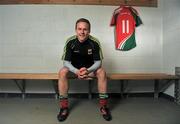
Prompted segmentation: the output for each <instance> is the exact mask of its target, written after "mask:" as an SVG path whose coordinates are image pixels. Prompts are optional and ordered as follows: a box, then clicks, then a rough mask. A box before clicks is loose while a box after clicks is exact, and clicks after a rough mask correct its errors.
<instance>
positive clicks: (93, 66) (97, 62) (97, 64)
mask: <svg viewBox="0 0 180 124" xmlns="http://www.w3.org/2000/svg"><path fill="white" fill-rule="evenodd" d="M101 63H102V62H101V61H100V60H99V61H94V64H93V65H92V66H91V67H89V68H88V69H87V70H88V72H89V73H91V72H93V71H96V70H97V69H98V68H99V67H101Z"/></svg>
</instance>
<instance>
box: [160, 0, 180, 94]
mask: <svg viewBox="0 0 180 124" xmlns="http://www.w3.org/2000/svg"><path fill="white" fill-rule="evenodd" d="M179 11H180V1H179V0H171V2H170V1H169V0H164V1H163V67H164V72H167V73H171V74H174V73H175V67H180V56H179V49H180V43H179V42H180V38H179V34H180V12H179ZM166 93H167V94H169V95H171V96H174V85H172V86H170V88H169V89H167V91H166Z"/></svg>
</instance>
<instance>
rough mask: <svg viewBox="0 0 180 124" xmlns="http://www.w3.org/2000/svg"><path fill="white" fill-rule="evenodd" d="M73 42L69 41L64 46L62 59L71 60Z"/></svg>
mask: <svg viewBox="0 0 180 124" xmlns="http://www.w3.org/2000/svg"><path fill="white" fill-rule="evenodd" d="M71 54H72V53H71V42H68V43H66V44H65V46H64V51H63V55H62V60H66V61H71Z"/></svg>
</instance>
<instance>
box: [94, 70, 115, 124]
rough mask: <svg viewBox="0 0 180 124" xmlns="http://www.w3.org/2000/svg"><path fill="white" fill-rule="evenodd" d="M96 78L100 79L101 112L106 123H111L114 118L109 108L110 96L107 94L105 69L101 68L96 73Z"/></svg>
mask: <svg viewBox="0 0 180 124" xmlns="http://www.w3.org/2000/svg"><path fill="white" fill-rule="evenodd" d="M96 76H97V79H98V91H99V104H100V112H101V114H102V115H103V118H104V119H105V120H106V121H110V120H111V119H112V116H111V113H110V111H109V109H108V107H107V104H108V103H107V99H108V94H107V76H106V72H105V70H104V69H103V68H99V69H98V70H97V71H96Z"/></svg>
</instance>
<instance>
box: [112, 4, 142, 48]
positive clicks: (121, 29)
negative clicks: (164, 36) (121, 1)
mask: <svg viewBox="0 0 180 124" xmlns="http://www.w3.org/2000/svg"><path fill="white" fill-rule="evenodd" d="M140 24H142V21H141V19H140V17H139V15H138V13H137V11H136V10H135V9H134V8H132V7H127V6H123V7H119V8H117V9H115V10H114V13H113V16H112V19H111V23H110V26H115V47H116V49H118V50H122V51H127V50H130V49H132V48H134V47H136V41H135V27H137V26H139V25H140Z"/></svg>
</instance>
